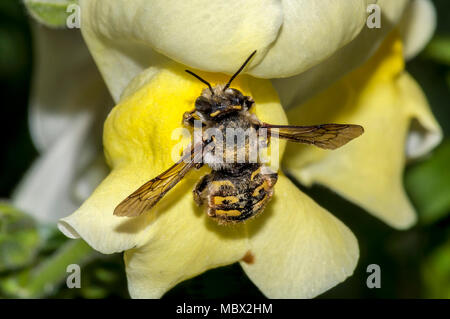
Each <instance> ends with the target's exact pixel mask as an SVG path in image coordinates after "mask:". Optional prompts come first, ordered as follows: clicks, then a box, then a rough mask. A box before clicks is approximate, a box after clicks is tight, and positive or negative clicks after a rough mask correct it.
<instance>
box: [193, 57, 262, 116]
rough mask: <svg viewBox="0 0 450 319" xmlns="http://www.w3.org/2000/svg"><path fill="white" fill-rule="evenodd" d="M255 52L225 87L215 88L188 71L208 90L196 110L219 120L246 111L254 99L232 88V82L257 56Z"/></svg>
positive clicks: (203, 93) (198, 101)
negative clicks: (224, 116)
mask: <svg viewBox="0 0 450 319" xmlns="http://www.w3.org/2000/svg"><path fill="white" fill-rule="evenodd" d="M255 53H256V51H254V52H253V53H252V54H251V55H250V56H249V57H248V58H247V60H246V61H245V62H244V64H243V65H242V66H241V67H240V68H239V70H238V71H237V72H236V73H235V74H234V75H233V76H232V77H231V78H230V80H229V81H228V83H227V84H225V85H216V86H214V87H212V86H211V84H209V82H208V81H206V80H204V79H202V78H201V77H200V76H198V75H197V74H195V73H193V72H191V71H189V70H186V72H187V73H189V74H191V75H193V76H195V77H196V78H197V79H199V80H200V81H201V82H203V83H205V84H206V85H207V86H208V88H205V89H204V90H203V92H202V95H200V96H199V97H198V98H197V100H196V101H195V109H196V111H197V112H200V113H201V114H202V115H203V116H204V117H205V118H210V119H213V118H219V117H221V116H223V115H225V114H230V113H234V112H240V111H246V110H248V109H249V108H250V107H251V106H252V104H253V103H254V101H253V99H252V98H251V97H249V96H245V95H243V94H242V93H241V91H239V90H237V89H233V88H230V84H231V82H232V81H233V80H234V79H235V78H236V76H237V75H238V74H239V73H240V72H241V71H242V70H243V69H244V67H245V65H246V64H247V63H248V62H249V61H250V59H251V58H252V57H253V56H254V55H255Z"/></svg>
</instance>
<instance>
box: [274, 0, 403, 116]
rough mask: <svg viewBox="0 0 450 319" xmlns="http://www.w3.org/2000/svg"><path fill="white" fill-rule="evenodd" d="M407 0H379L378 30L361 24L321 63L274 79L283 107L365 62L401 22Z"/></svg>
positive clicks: (293, 103)
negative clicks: (290, 75) (379, 18)
mask: <svg viewBox="0 0 450 319" xmlns="http://www.w3.org/2000/svg"><path fill="white" fill-rule="evenodd" d="M408 3H409V0H396V1H391V0H379V1H378V2H377V4H378V5H379V6H380V8H381V12H382V20H381V21H382V23H381V28H380V29H376V28H374V29H369V28H367V27H364V28H363V29H362V31H361V32H360V33H359V34H358V36H357V37H356V38H355V39H354V40H353V41H351V42H350V43H348V44H347V45H345V46H344V47H343V48H341V49H339V50H337V51H336V52H335V53H334V54H333V55H332V56H330V57H329V58H328V59H326V60H324V61H323V62H322V63H320V64H318V65H316V66H314V67H312V68H310V69H309V70H307V71H305V72H303V73H301V74H298V75H296V76H292V77H288V78H281V79H273V80H272V83H273V85H274V87H275V89H276V90H277V92H278V94H279V96H280V100H281V104H282V105H283V107H284V108H285V109H289V108H291V107H293V106H295V105H299V104H302V103H304V102H305V101H306V100H308V99H309V98H311V97H312V96H314V95H316V94H317V93H319V92H320V91H321V90H323V89H325V88H327V87H328V86H330V85H331V84H332V83H333V82H335V81H337V80H339V78H341V77H342V76H344V75H345V74H347V73H348V72H350V71H352V70H353V69H355V68H356V67H358V66H360V65H362V64H363V63H365V62H366V61H367V60H368V59H369V58H370V57H371V56H372V55H373V54H374V53H375V52H376V51H377V50H378V48H379V47H380V45H381V43H383V40H384V39H385V37H386V36H387V35H388V34H389V32H390V31H391V30H392V29H393V27H394V26H395V25H396V24H397V23H398V22H399V21H400V19H401V18H402V16H403V12H404V10H405V8H406V7H407V4H408Z"/></svg>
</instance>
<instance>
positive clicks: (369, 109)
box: [284, 33, 441, 228]
mask: <svg viewBox="0 0 450 319" xmlns="http://www.w3.org/2000/svg"><path fill="white" fill-rule="evenodd" d="M403 69H404V63H403V56H402V45H401V41H400V39H399V36H398V34H397V33H393V34H392V35H391V36H390V37H389V39H388V40H386V42H385V43H384V44H383V47H382V48H381V49H380V51H379V52H378V53H377V55H376V56H374V57H373V58H372V59H371V60H370V61H369V62H368V63H367V64H365V65H364V66H363V67H361V68H359V69H357V70H356V71H354V72H353V73H352V74H350V75H348V76H347V77H345V78H344V79H342V80H341V81H339V82H337V83H336V84H334V85H333V86H332V87H330V88H329V89H328V90H326V91H324V92H323V93H321V94H319V95H318V96H316V97H314V98H313V99H311V100H310V101H308V102H307V103H306V104H304V105H302V106H301V107H297V108H296V109H293V110H292V112H291V113H290V114H289V118H290V120H291V121H293V122H294V123H293V124H319V123H324V122H328V123H333V122H334V123H354V124H361V125H363V126H364V128H365V133H364V135H363V136H361V137H359V138H358V139H356V140H354V141H352V142H351V143H349V144H348V145H346V146H344V147H342V148H341V149H338V150H335V151H332V152H330V151H323V150H320V149H316V148H313V147H310V146H303V145H293V144H292V143H291V144H290V145H289V146H288V149H287V152H286V156H285V158H284V164H285V165H286V167H287V169H288V170H289V172H290V173H291V174H292V175H293V176H295V177H296V178H298V179H299V180H300V181H301V182H302V183H304V184H306V185H311V184H312V183H319V184H323V185H326V186H328V187H330V188H332V189H333V190H335V191H336V192H338V193H339V194H341V195H343V196H344V197H346V198H348V199H349V200H351V201H353V202H355V203H357V204H359V205H360V206H362V207H363V208H365V209H366V210H368V211H369V212H370V213H372V214H373V215H375V216H377V217H379V218H380V219H382V220H383V221H385V222H386V223H388V224H389V225H391V226H394V227H397V228H406V227H409V226H411V225H412V224H413V223H414V222H415V219H416V216H415V213H414V209H413V207H412V206H411V204H410V202H409V200H408V198H407V196H406V194H405V191H404V189H403V169H404V165H405V151H404V150H405V143H406V140H407V136H408V131H409V128H410V123H411V120H412V119H416V120H417V121H418V123H420V125H421V126H422V128H423V129H424V130H430V131H429V132H430V133H429V134H435V135H436V136H440V134H441V133H440V128H439V126H438V124H437V123H436V121H435V120H434V118H433V117H432V115H431V112H430V111H429V108H428V105H427V103H426V100H425V99H424V97H423V94H422V93H421V91H420V88H419V87H418V86H417V85H416V84H412V83H411V81H412V80H411V78H410V77H409V76H408V75H406V74H405V73H404V71H403ZM413 100H414V101H413ZM432 132H433V133H432ZM437 139H439V138H437ZM423 148H424V147H422V149H423Z"/></svg>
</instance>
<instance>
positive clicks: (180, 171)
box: [114, 146, 202, 217]
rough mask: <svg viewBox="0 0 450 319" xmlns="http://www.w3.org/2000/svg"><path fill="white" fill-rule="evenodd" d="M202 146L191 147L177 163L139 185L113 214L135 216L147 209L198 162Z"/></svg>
mask: <svg viewBox="0 0 450 319" xmlns="http://www.w3.org/2000/svg"><path fill="white" fill-rule="evenodd" d="M201 155H202V148H201V147H199V146H197V147H193V146H192V147H191V150H190V152H189V153H187V154H185V155H184V156H183V157H182V158H181V159H180V160H179V161H178V162H177V163H175V164H174V165H173V166H172V167H170V168H169V169H168V170H166V171H165V172H163V173H161V174H160V175H158V176H156V177H155V178H153V179H152V180H150V181H148V182H147V183H145V184H144V185H142V186H141V187H139V188H138V189H137V190H136V191H135V192H134V193H132V194H131V195H130V196H128V197H127V198H125V199H124V200H123V201H122V202H121V203H120V204H119V205H118V206H117V207H116V208H115V209H114V215H117V216H127V217H136V216H139V215H141V214H142V213H144V212H145V211H147V210H149V209H150V208H152V207H153V206H155V204H156V203H157V202H158V201H159V200H160V199H161V198H162V197H163V196H164V195H165V194H166V193H167V192H168V191H169V190H170V189H171V188H172V187H174V186H175V185H176V184H177V183H178V182H179V181H181V180H182V179H183V177H184V176H185V175H186V174H187V173H188V172H189V171H190V170H191V169H192V168H193V167H194V166H195V165H196V163H200V160H201Z"/></svg>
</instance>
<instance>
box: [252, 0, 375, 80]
mask: <svg viewBox="0 0 450 319" xmlns="http://www.w3.org/2000/svg"><path fill="white" fill-rule="evenodd" d="M372 2H374V1H366V0H362V1H361V0H343V1H310V0H283V1H281V3H282V7H283V26H282V28H281V30H280V33H279V35H278V37H277V40H276V41H275V43H274V44H273V45H272V46H271V48H270V50H269V51H268V52H267V54H266V56H265V57H264V59H263V61H262V62H261V63H260V64H259V65H257V66H256V67H254V68H253V69H252V70H250V71H249V74H251V75H254V76H257V77H263V78H278V77H287V76H293V75H295V74H299V73H302V72H304V71H305V70H307V69H309V68H311V67H312V66H314V65H316V64H318V63H319V62H322V61H323V60H325V59H326V58H328V57H329V56H331V55H332V54H333V53H334V52H336V51H337V50H338V49H340V48H341V47H343V46H344V45H346V44H347V43H349V42H350V41H351V40H353V39H354V38H355V37H356V36H357V35H358V34H359V32H360V31H361V29H362V28H363V27H364V26H365V24H366V17H367V14H366V9H367V5H368V4H369V3H372Z"/></svg>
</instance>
